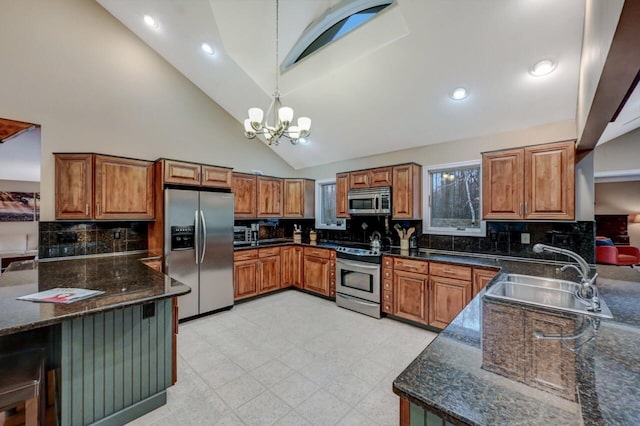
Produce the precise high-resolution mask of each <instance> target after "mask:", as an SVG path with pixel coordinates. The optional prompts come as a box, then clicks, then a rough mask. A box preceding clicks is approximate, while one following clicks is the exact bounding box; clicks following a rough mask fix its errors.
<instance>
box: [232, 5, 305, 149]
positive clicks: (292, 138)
mask: <svg viewBox="0 0 640 426" xmlns="http://www.w3.org/2000/svg"><path fill="white" fill-rule="evenodd" d="M279 3H280V1H279V0H276V91H275V93H274V94H273V100H272V101H271V105H269V109H268V110H267V114H266V115H267V117H268V116H269V114H270V113H273V122H274V125H269V124H268V123H267V119H266V118H265V114H264V112H263V111H262V109H260V108H249V118H246V119H245V120H244V135H245V136H246V137H248V138H249V139H253V138H255V137H256V135H264V137H265V139H266V140H267V143H268V144H269V145H279V144H280V138H281V137H282V136H284V137H286V138H287V139H289V142H291V144H292V145H297V144H298V142H300V139H302V138H306V137H307V136H309V133H310V132H309V130H310V129H311V119H310V118H309V117H299V118H298V125H297V126H292V125H291V123H292V122H293V109H292V108H289V107H286V106H282V103H281V102H280V89H279V88H278V83H279V76H280V70H279V69H278V65H279V64H278V11H279V8H280V4H279ZM263 119H264V121H263ZM302 142H303V143H304V140H303V141H302Z"/></svg>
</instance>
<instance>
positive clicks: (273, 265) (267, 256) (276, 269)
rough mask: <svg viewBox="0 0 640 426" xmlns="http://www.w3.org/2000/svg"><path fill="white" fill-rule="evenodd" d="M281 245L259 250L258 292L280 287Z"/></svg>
mask: <svg viewBox="0 0 640 426" xmlns="http://www.w3.org/2000/svg"><path fill="white" fill-rule="evenodd" d="M280 266H281V265H280V247H272V248H266V249H259V250H258V294H262V293H266V292H269V291H274V290H278V289H279V288H280V280H281V279H282V277H281V273H280V272H281V269H280Z"/></svg>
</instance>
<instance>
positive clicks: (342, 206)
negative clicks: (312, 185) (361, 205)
mask: <svg viewBox="0 0 640 426" xmlns="http://www.w3.org/2000/svg"><path fill="white" fill-rule="evenodd" d="M348 194H349V173H339V174H337V175H336V217H340V218H349V217H351V216H350V215H349V199H348V198H347V197H348Z"/></svg>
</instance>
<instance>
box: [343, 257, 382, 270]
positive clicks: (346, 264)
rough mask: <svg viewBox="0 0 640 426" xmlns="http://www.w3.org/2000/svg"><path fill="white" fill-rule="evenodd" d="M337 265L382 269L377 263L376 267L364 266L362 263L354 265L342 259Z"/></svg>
mask: <svg viewBox="0 0 640 426" xmlns="http://www.w3.org/2000/svg"><path fill="white" fill-rule="evenodd" d="M336 264H338V265H344V266H350V267H352V268H360V269H380V265H378V264H377V263H376V264H375V265H373V266H371V265H363V264H361V263H353V262H349V261H346V260H342V259H338V260H337V261H336Z"/></svg>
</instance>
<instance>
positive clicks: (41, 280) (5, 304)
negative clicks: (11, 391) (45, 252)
mask: <svg viewBox="0 0 640 426" xmlns="http://www.w3.org/2000/svg"><path fill="white" fill-rule="evenodd" d="M144 257H145V255H140V254H138V255H122V256H108V257H92V258H84V259H74V260H64V261H54V262H32V261H29V262H21V263H19V264H15V265H14V264H12V265H11V267H10V268H9V270H8V271H7V272H5V273H3V274H2V275H1V276H0V336H3V335H7V334H12V333H17V332H21V331H26V330H31V329H34V328H38V327H43V326H48V325H52V324H56V323H59V322H62V321H64V320H66V319H69V318H74V317H78V316H83V315H88V314H95V313H99V312H103V311H108V310H112V309H115V308H122V307H127V306H133V305H137V304H142V303H146V302H149V301H153V300H160V299H166V298H170V297H175V296H180V295H182V294H186V293H188V292H190V291H191V289H190V288H189V287H187V286H186V285H184V284H182V283H180V282H178V281H176V280H174V279H172V278H170V277H168V276H166V275H164V274H162V273H161V272H158V271H155V270H153V269H151V268H149V267H147V266H145V265H144V264H142V262H141V261H140V260H141V259H142V258H144ZM56 287H77V288H86V289H94V290H102V291H104V294H101V295H98V296H95V297H92V298H90V299H85V300H80V301H77V302H73V303H69V304H55V303H35V302H27V301H23V300H16V298H17V297H19V296H24V295H27V294H31V293H36V292H38V291H44V290H48V289H52V288H56Z"/></svg>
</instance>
